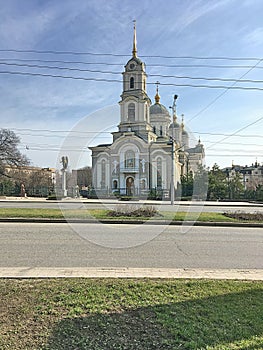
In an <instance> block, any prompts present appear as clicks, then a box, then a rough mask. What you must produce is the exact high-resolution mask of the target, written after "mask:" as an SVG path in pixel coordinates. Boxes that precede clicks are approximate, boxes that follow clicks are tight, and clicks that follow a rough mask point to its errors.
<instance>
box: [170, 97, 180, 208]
mask: <svg viewBox="0 0 263 350" xmlns="http://www.w3.org/2000/svg"><path fill="white" fill-rule="evenodd" d="M177 98H178V95H174V100H173V105H172V106H171V107H169V108H171V109H172V114H173V115H172V117H173V120H172V121H173V122H172V140H171V141H172V164H171V165H172V166H171V168H172V170H171V172H172V174H171V205H174V172H175V167H174V160H175V154H174V153H175V147H174V141H175V134H174V119H175V115H176V100H177Z"/></svg>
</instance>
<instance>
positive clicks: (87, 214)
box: [0, 208, 237, 222]
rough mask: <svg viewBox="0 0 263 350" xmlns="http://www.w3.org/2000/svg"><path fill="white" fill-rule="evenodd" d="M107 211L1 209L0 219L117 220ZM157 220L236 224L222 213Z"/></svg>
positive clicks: (166, 215)
mask: <svg viewBox="0 0 263 350" xmlns="http://www.w3.org/2000/svg"><path fill="white" fill-rule="evenodd" d="M107 213H108V211H107V210H101V209H89V210H84V209H76V210H75V209H74V210H70V209H67V210H64V211H63V212H61V210H60V209H37V208H29V209H28V208H0V218H48V219H63V218H64V215H65V217H66V218H80V219H85V218H91V217H94V218H96V219H107V220H111V219H114V220H116V219H117V218H115V217H109V216H107ZM153 218H154V219H156V220H175V221H183V220H188V221H191V220H193V221H195V220H198V221H206V222H208V221H211V222H235V221H237V220H236V219H235V218H230V217H226V216H224V215H223V214H221V213H200V215H199V214H196V213H187V214H186V213H185V212H177V213H173V212H163V213H162V215H161V216H156V217H153ZM118 219H120V220H121V219H127V220H128V219H133V220H134V219H137V220H149V218H146V217H145V218H144V217H139V218H138V217H135V218H132V217H125V216H121V217H118Z"/></svg>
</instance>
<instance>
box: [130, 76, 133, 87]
mask: <svg viewBox="0 0 263 350" xmlns="http://www.w3.org/2000/svg"><path fill="white" fill-rule="evenodd" d="M130 89H134V78H133V77H131V78H130Z"/></svg>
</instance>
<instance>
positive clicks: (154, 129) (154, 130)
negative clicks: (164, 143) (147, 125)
mask: <svg viewBox="0 0 263 350" xmlns="http://www.w3.org/2000/svg"><path fill="white" fill-rule="evenodd" d="M153 132H154V133H155V134H156V126H154V127H153Z"/></svg>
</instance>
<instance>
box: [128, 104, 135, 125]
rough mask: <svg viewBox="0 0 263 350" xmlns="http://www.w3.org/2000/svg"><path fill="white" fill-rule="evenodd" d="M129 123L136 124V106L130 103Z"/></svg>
mask: <svg viewBox="0 0 263 350" xmlns="http://www.w3.org/2000/svg"><path fill="white" fill-rule="evenodd" d="M128 121H129V122H134V121H135V104H134V103H130V104H129V106H128Z"/></svg>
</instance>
